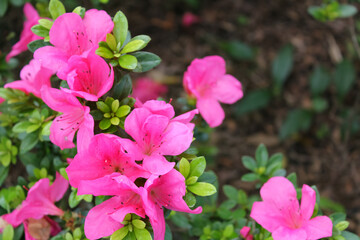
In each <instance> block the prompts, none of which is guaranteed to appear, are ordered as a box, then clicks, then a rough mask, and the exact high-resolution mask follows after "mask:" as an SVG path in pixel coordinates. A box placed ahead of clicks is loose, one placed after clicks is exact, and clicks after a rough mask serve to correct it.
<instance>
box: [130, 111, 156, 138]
mask: <svg viewBox="0 0 360 240" xmlns="http://www.w3.org/2000/svg"><path fill="white" fill-rule="evenodd" d="M150 115H151V112H150V111H149V110H147V109H145V108H135V109H134V110H133V111H132V112H131V113H130V114H129V116H127V118H126V119H125V124H124V127H125V131H126V133H127V134H129V135H130V136H131V137H132V138H133V139H134V140H135V141H136V142H140V141H142V137H143V135H142V126H143V124H144V122H145V120H146V118H147V117H148V116H150Z"/></svg>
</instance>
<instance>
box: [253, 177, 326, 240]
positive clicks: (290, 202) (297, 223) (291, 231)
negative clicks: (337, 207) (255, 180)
mask: <svg viewBox="0 0 360 240" xmlns="http://www.w3.org/2000/svg"><path fill="white" fill-rule="evenodd" d="M260 195H261V198H262V199H263V201H262V202H255V203H254V205H253V207H252V210H251V214H250V216H251V217H252V218H253V219H254V220H255V221H256V222H258V223H259V224H260V225H261V226H262V227H263V228H265V229H266V230H268V231H269V232H271V233H272V237H273V238H274V240H285V239H286V240H288V239H291V240H304V239H306V240H316V239H320V238H324V237H331V235H332V222H331V220H330V218H328V217H327V216H317V217H314V218H311V216H312V214H313V211H314V207H315V202H316V193H315V191H314V190H313V189H312V188H311V187H309V186H308V185H303V187H302V199H301V205H300V206H299V201H298V200H297V198H296V195H297V194H296V190H295V188H294V186H293V185H292V183H291V182H290V181H289V180H288V179H286V178H284V177H273V178H271V179H270V180H269V181H267V182H266V183H265V184H264V185H263V186H262V188H261V190H260Z"/></svg>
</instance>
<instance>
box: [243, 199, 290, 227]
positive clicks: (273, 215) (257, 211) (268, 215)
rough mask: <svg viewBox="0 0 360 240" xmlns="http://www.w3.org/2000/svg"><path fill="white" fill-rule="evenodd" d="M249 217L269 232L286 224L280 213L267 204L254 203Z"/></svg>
mask: <svg viewBox="0 0 360 240" xmlns="http://www.w3.org/2000/svg"><path fill="white" fill-rule="evenodd" d="M250 217H251V218H252V219H254V220H255V221H256V222H257V223H259V224H260V225H261V226H262V227H263V228H265V229H266V230H268V231H269V232H273V231H275V230H276V229H277V228H278V227H279V226H285V225H286V224H287V222H286V221H285V219H284V217H283V215H282V213H281V211H279V210H278V209H276V208H274V206H273V205H272V204H269V203H267V202H254V204H253V206H252V209H251V213H250Z"/></svg>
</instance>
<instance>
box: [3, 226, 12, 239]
mask: <svg viewBox="0 0 360 240" xmlns="http://www.w3.org/2000/svg"><path fill="white" fill-rule="evenodd" d="M2 235H3V237H2V239H3V240H13V238H14V228H13V226H11V224H8V225H6V227H5V228H4V230H3V234H2Z"/></svg>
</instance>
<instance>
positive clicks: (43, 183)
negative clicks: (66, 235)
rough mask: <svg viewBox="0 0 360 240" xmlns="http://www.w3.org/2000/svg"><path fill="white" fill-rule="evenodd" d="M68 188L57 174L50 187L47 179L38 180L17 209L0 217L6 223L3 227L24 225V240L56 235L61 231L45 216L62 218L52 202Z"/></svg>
mask: <svg viewBox="0 0 360 240" xmlns="http://www.w3.org/2000/svg"><path fill="white" fill-rule="evenodd" d="M68 186H69V184H68V182H67V181H66V179H65V178H63V177H62V176H61V175H60V174H59V173H56V180H55V181H54V183H53V184H52V185H50V181H49V179H48V178H43V179H40V180H39V181H38V182H37V183H35V185H34V186H32V187H31V188H30V190H29V192H28V195H27V197H26V199H25V200H24V201H23V202H22V204H21V205H20V206H19V207H18V208H17V209H15V210H14V211H13V212H12V213H9V214H5V215H3V216H1V218H2V219H3V220H5V222H6V223H5V224H3V225H6V224H11V225H12V226H13V227H17V226H19V225H20V224H24V230H25V239H26V240H35V239H40V238H38V236H43V235H44V234H45V235H48V236H47V237H49V236H50V235H51V236H54V235H56V234H58V233H59V232H60V231H61V229H60V226H59V225H58V224H57V223H56V222H55V221H54V220H52V219H50V218H49V217H47V215H53V216H62V215H63V214H64V212H63V211H62V210H61V209H59V208H58V207H56V206H55V204H54V202H57V201H59V200H60V199H61V198H62V197H63V195H64V194H65V192H66V190H67V189H68ZM4 227H5V226H4ZM39 227H41V228H42V229H39ZM40 230H42V231H40ZM41 239H44V238H41Z"/></svg>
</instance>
